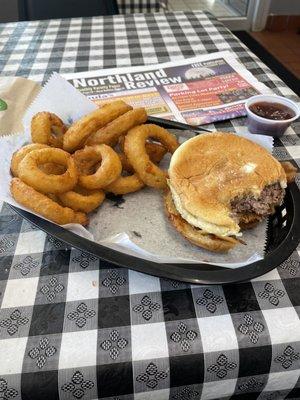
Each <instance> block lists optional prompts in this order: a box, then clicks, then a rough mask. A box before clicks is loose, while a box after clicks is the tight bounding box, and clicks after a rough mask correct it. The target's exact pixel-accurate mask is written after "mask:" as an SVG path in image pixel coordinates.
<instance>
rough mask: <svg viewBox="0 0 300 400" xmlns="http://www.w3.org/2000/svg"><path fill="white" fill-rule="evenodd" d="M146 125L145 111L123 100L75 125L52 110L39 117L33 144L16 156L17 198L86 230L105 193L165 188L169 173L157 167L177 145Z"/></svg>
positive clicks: (13, 168) (35, 119) (14, 191)
mask: <svg viewBox="0 0 300 400" xmlns="http://www.w3.org/2000/svg"><path fill="white" fill-rule="evenodd" d="M146 121H147V113H146V111H145V109H144V108H136V109H133V108H132V107H131V106H129V105H128V104H126V103H125V102H123V101H121V100H118V101H113V102H111V103H107V104H105V105H104V106H102V107H101V108H97V109H96V110H95V111H93V112H92V113H90V114H87V115H85V116H83V117H82V118H80V119H79V120H78V121H76V122H74V123H73V124H72V125H71V126H67V125H66V124H65V123H64V122H63V121H62V120H61V119H60V118H59V117H58V116H57V115H55V114H53V113H50V112H48V111H43V112H39V113H37V114H36V115H35V116H34V117H33V118H32V121H31V138H32V143H31V144H28V145H26V146H24V147H22V148H21V149H19V150H18V151H16V152H15V153H14V154H13V156H12V160H11V174H12V176H13V179H12V181H11V194H12V196H13V198H14V199H15V200H16V201H17V202H18V203H19V204H22V205H23V206H25V207H26V208H28V209H29V210H32V211H33V212H35V213H37V214H40V215H42V216H43V217H44V218H47V219H49V220H51V221H53V222H55V223H57V224H60V225H64V224H69V223H78V224H82V225H87V224H88V222H89V219H88V216H87V213H90V212H91V211H94V210H95V209H97V208H98V207H99V206H101V204H102V203H103V201H104V200H105V194H106V193H113V194H115V195H124V194H127V193H133V192H136V191H138V190H140V189H142V188H143V187H144V186H152V187H154V188H157V189H163V188H165V186H166V172H165V171H163V170H161V169H160V168H159V166H158V164H159V162H160V161H161V160H162V159H163V157H164V155H165V154H166V153H167V152H170V153H173V152H174V151H175V150H176V148H177V147H178V142H177V140H176V138H175V137H174V136H173V135H171V134H170V133H169V132H168V131H166V130H165V129H163V128H160V127H158V126H156V125H147V124H146V125H143V124H144V123H145V122H146ZM151 140H154V141H155V142H154V141H151Z"/></svg>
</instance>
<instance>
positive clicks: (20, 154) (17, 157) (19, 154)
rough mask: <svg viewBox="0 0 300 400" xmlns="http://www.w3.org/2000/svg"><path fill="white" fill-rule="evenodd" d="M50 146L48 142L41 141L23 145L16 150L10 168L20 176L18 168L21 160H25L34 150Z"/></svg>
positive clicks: (15, 174) (14, 173)
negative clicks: (42, 142)
mask: <svg viewBox="0 0 300 400" xmlns="http://www.w3.org/2000/svg"><path fill="white" fill-rule="evenodd" d="M47 147H48V146H47V145H46V144H40V143H31V144H28V145H27V146H24V147H21V148H20V149H19V150H17V151H15V152H14V154H13V156H12V159H11V163H10V170H11V173H12V174H13V176H16V177H18V168H19V165H20V162H21V161H22V160H23V158H24V157H25V156H26V155H27V154H29V153H31V152H32V151H33V150H40V149H45V148H47Z"/></svg>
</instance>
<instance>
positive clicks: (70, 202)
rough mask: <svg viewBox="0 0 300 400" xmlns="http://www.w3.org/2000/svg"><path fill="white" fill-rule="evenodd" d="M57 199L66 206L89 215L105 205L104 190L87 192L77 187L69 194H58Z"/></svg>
mask: <svg viewBox="0 0 300 400" xmlns="http://www.w3.org/2000/svg"><path fill="white" fill-rule="evenodd" d="M57 197H58V199H59V200H60V202H61V203H62V204H63V205H64V206H66V207H70V208H72V210H74V211H83V212H86V213H88V212H90V211H93V210H94V209H95V208H97V207H99V206H100V204H102V203H103V201H104V199H105V194H104V192H103V191H102V190H87V189H84V188H81V187H80V186H76V187H75V188H74V189H73V190H70V191H69V192H66V193H61V194H58V195H57Z"/></svg>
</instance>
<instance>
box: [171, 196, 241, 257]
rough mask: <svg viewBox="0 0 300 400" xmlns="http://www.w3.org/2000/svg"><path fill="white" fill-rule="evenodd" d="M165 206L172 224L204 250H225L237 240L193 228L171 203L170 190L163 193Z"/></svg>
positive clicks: (230, 247) (231, 246)
mask: <svg viewBox="0 0 300 400" xmlns="http://www.w3.org/2000/svg"><path fill="white" fill-rule="evenodd" d="M165 207H166V212H167V215H168V218H169V220H170V221H171V223H172V225H173V226H174V227H175V228H176V229H177V231H178V232H179V233H181V234H182V235H183V236H184V237H185V238H186V239H187V240H189V241H190V242H191V243H193V244H195V245H196V246H199V247H203V248H204V249H206V250H210V251H215V252H220V253H221V252H227V251H229V250H230V249H232V248H233V247H234V246H235V245H236V244H238V243H239V241H238V240H236V239H234V238H232V237H224V238H223V237H222V238H220V237H218V236H215V235H213V234H209V233H206V232H204V231H203V230H201V229H198V228H195V227H194V226H192V225H190V224H189V223H188V222H187V221H186V220H184V219H183V218H182V217H181V215H180V214H179V212H178V211H177V210H176V208H175V205H174V203H173V199H172V195H171V192H170V191H168V192H167V194H166V195H165Z"/></svg>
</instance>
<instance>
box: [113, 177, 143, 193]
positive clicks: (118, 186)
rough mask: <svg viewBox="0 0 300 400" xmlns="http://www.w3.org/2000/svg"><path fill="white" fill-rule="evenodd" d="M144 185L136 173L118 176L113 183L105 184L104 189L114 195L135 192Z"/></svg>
mask: <svg viewBox="0 0 300 400" xmlns="http://www.w3.org/2000/svg"><path fill="white" fill-rule="evenodd" d="M144 186H145V184H144V182H143V181H142V180H141V179H140V178H139V177H138V175H137V174H133V175H129V176H120V177H119V178H118V179H116V180H115V181H114V182H113V183H111V184H110V185H108V186H106V188H105V191H106V192H110V193H113V194H115V195H121V194H127V193H133V192H137V191H138V190H140V189H142V188H143V187H144Z"/></svg>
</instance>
